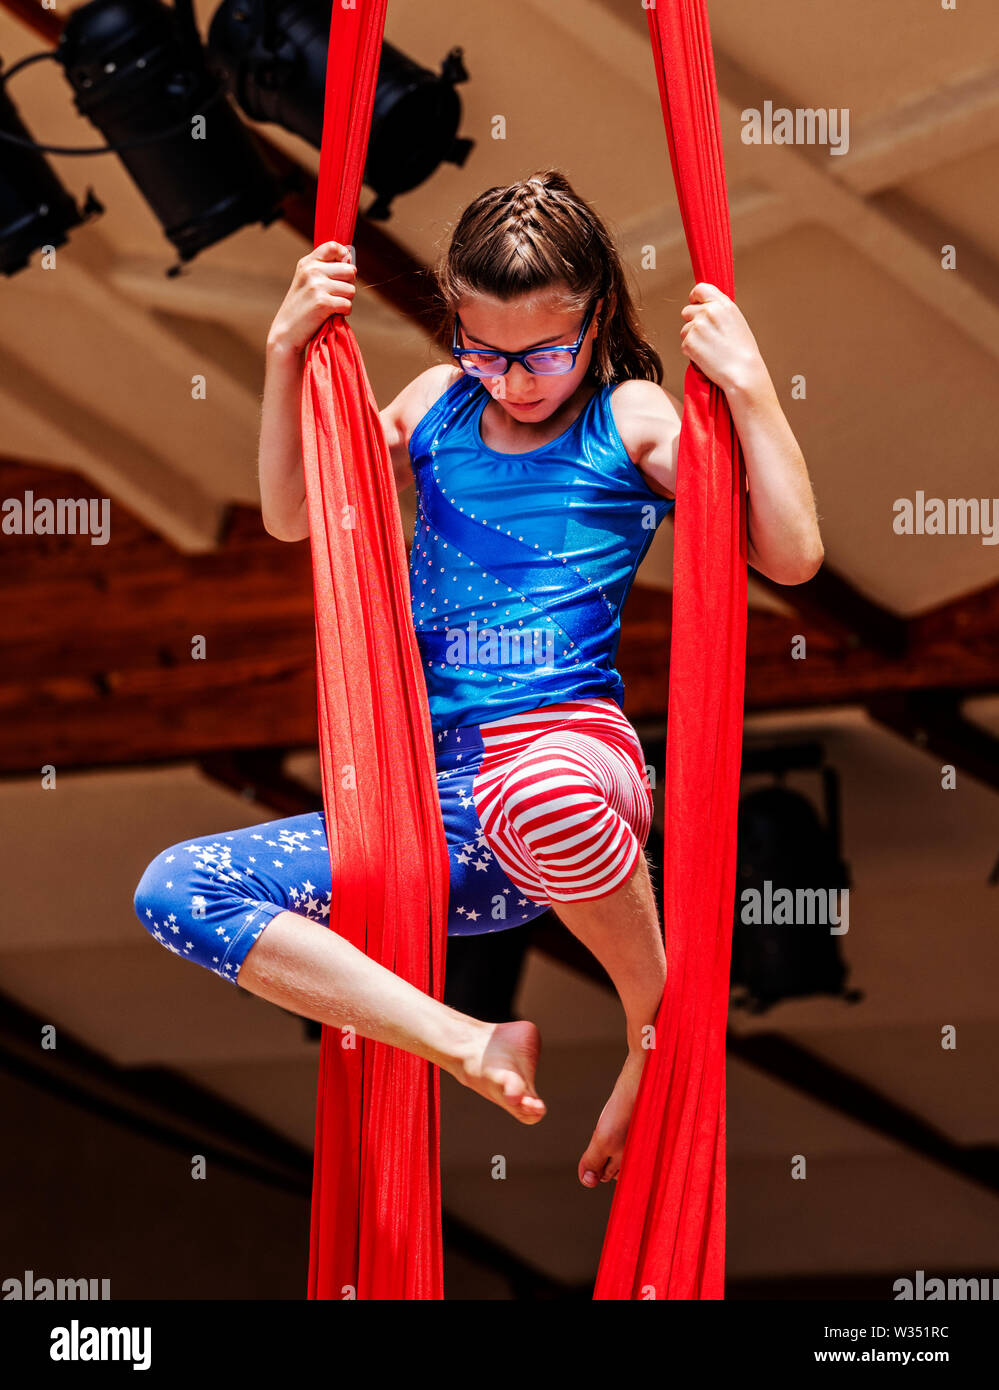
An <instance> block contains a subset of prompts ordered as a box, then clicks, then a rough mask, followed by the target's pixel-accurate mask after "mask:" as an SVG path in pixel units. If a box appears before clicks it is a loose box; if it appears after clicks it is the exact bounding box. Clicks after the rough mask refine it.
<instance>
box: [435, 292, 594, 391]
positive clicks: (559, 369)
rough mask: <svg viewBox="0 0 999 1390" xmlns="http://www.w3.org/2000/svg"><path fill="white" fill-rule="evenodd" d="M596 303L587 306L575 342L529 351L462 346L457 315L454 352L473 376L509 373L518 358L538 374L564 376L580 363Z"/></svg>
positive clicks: (525, 366) (453, 344) (452, 348)
mask: <svg viewBox="0 0 999 1390" xmlns="http://www.w3.org/2000/svg"><path fill="white" fill-rule="evenodd" d="M595 308H596V305H595V304H593V305H591V306H590V308H589V309H588V310H587V313H586V317H585V318H584V319H583V326H582V328H581V329H580V330H579V337H578V338H577V339H576V341H575V342H574V343H559V344H558V345H557V346H555V347H543V348H531V349H530V350H529V351H527V352H494V351H491V350H486V349H483V348H464V347H459V346H458V329H459V328H460V327H461V319H460V318H459V317H458V315H457V314H455V316H454V338H453V339H452V342H451V355H452V356H453V357H456V358H457V359H458V362H459V365H460V366H461V367H463V368H464V370H465V371H466V372H468V373H469V374H470V375H471V376H506V374H507V372H508V371H509V370H510V368H511V367H512V365H513V364H514V362H521V363H523V365H524V368H525V370H526V371H529V372H532V373H533V374H534V375H535V376H562V375H563V373H565V372H571V371H572V369H573V367H574V366H575V365H576V358H577V357H578V356H579V353H580V350H581V349H582V346H583V339H584V338H585V337H586V330H587V329H588V328H589V326H590V321H591V320H592V318H593V311H594V309H595Z"/></svg>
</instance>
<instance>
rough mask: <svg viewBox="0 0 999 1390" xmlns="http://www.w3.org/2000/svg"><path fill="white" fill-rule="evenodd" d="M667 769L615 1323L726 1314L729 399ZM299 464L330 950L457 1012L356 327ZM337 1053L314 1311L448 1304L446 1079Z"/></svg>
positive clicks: (353, 191)
mask: <svg viewBox="0 0 999 1390" xmlns="http://www.w3.org/2000/svg"><path fill="white" fill-rule="evenodd" d="M385 8H386V0H357V4H356V7H354V8H346V9H345V8H342V7H341V6H338V5H334V6H333V12H332V20H331V28H330V46H329V60H328V68H327V79H326V108H325V119H324V127H323V144H322V152H321V157H320V174H319V198H318V204H317V212H316V244H317V245H318V244H319V243H320V242H322V241H325V240H328V239H331V238H333V239H336V240H338V241H341V242H350V241H351V239H352V236H353V230H354V226H355V222H356V216H357V205H358V199H359V196H360V187H361V176H362V171H363V166H364V155H365V150H366V146H367V139H368V134H369V130H370V123H371V111H372V105H373V98H374V86H375V79H376V75H377V68H378V60H379V54H380V44H381V36H382V32H383V28H384V20H385ZM649 26H650V33H651V36H652V44H653V53H654V58H655V67H656V74H657V78H658V82H659V90H660V96H661V99H662V106H663V113H664V118H665V124H666V134H667V141H668V145H669V150H670V158H671V161H672V165H673V172H674V178H675V181H676V185H677V191H678V195H679V199H680V208H681V212H682V215H683V221H684V227H685V230H686V234H687V239H688V243H689V245H690V250H691V256H692V260H693V264H694V272H695V275H696V277H697V279H699V280H709V281H711V282H712V283H714V284H716V285H718V286H719V287H720V288H721V289H723V290H725V291H726V292H727V293H731V292H732V259H731V246H730V237H729V225H728V210H727V204H726V194H725V179H724V169H723V165H722V152H721V142H720V136H719V127H718V112H717V99H716V95H715V83H714V71H713V64H712V60H711V47H710V37H709V32H708V25H707V16H706V11H705V7H704V2H703V0H659V8H658V9H653V10H650V11H649ZM684 395H685V408H684V417H683V432H682V436H681V453H680V463H679V469H678V479H677V507H676V514H675V516H676V523H675V525H676V529H675V547H674V598H673V634H672V643H671V653H670V705H669V738H668V750H667V767H666V798H667V808H666V816H667V849H666V864H665V887H666V924H667V956H668V973H669V978H668V983H667V988H666V993H665V995H664V999H663V1004H662V1007H661V1009H660V1012H659V1016H658V1019H657V1024H656V1040H657V1046H656V1047H655V1048H654V1050H652V1051H651V1052H650V1055H649V1058H648V1061H647V1065H646V1068H645V1072H644V1075H643V1078H642V1086H641V1090H640V1093H639V1098H638V1102H637V1106H636V1111H635V1115H634V1118H633V1120H632V1125H631V1130H630V1133H629V1137H628V1145H627V1149H626V1152H625V1159H624V1164H623V1168H622V1173H621V1177H620V1178H619V1180H618V1184H617V1191H616V1193H615V1199H614V1204H613V1208H612V1211H611V1219H610V1223H609V1226H608V1230H607V1236H606V1239H605V1243H604V1250H603V1255H602V1259H601V1264H600V1270H599V1273H598V1278H597V1284H596V1288H595V1292H594V1297H595V1298H622V1299H626V1298H648V1297H655V1298H698V1297H701V1298H719V1297H721V1296H722V1294H723V1278H722V1270H723V1260H724V1207H725V1166H724V1144H725V1123H724V1117H725V1112H724V1099H725V1097H724V1081H725V1021H726V1015H727V999H728V970H729V956H730V948H731V928H732V901H733V894H734V874H735V814H736V801H737V793H738V776H739V757H740V747H741V721H742V696H743V676H744V661H745V632H746V558H745V557H746V517H745V481H744V470H743V464H742V459H741V455H740V452H739V448H738V441H737V439H736V437H735V434H734V431H733V429H732V424H731V419H730V417H729V415H728V410H727V406H726V404H725V400H724V396H723V394H722V393H721V392H720V391H719V390H717V388H715V387H714V386H712V385H711V383H710V382H708V381H707V379H706V378H705V377H704V376H703V375H702V374H701V373H700V372H699V371H697V370H696V369H695V368H691V369H690V370H689V371H688V373H687V377H686V380H685V385H684ZM302 440H303V444H302V448H303V457H304V462H305V475H306V492H307V498H308V510H309V525H310V534H311V543H312V560H313V577H314V582H315V599H316V640H317V681H318V689H319V726H320V754H321V762H322V778H323V801H324V805H325V807H326V816H327V825H328V830H329V845H330V858H331V865H332V871H333V884H334V892H333V906H332V909H331V919H330V926H331V928H332V929H333V930H335V931H338V932H340V933H341V934H342V935H343V936H345V937H347V938H348V939H349V940H351V941H352V942H353V943H354V944H355V945H357V946H359V947H361V948H362V949H363V950H365V951H366V952H367V953H368V954H369V955H371V956H373V957H374V958H375V959H376V960H378V961H380V962H382V963H383V964H385V965H387V966H388V967H389V968H391V969H392V970H394V971H396V972H397V973H398V974H400V975H402V976H404V977H405V978H406V979H408V980H410V981H411V982H412V983H414V984H416V985H417V986H418V987H420V988H422V989H425V990H428V991H429V992H432V993H433V994H434V995H435V996H436V997H438V998H440V997H441V993H442V988H443V975H444V955H445V935H444V933H445V921H446V905H447V877H448V864H447V854H446V847H445V844H444V838H443V829H442V826H441V820H440V811H439V806H438V802H437V794H436V787H435V781H434V762H433V746H432V737H431V733H430V724H429V718H428V713H427V706H426V693H425V688H424V684H423V676H422V671H421V668H420V664H419V658H418V653H417V649H416V643H415V638H414V636H413V630H412V623H411V616H410V610H409V593H408V584H407V578H406V557H405V549H404V545H403V539H402V532H401V528H400V523H399V514H398V508H397V504H396V501H395V491H394V486H393V483H392V475H391V467H390V463H389V459H388V455H387V451H386V447H385V441H384V436H383V433H382V430H381V426H380V422H379V420H378V411H377V406H376V404H375V401H374V398H373V394H372V391H371V388H370V385H369V383H368V379H367V376H366V373H365V370H364V364H363V362H362V360H361V356H360V353H359V351H358V348H357V343H356V340H355V338H354V335H353V333H352V332H351V330H350V328H349V326H348V324H347V323H346V321H345V320H344V319H343V318H342V317H339V316H338V317H334V318H333V319H331V320H329V322H328V323H327V324H326V325H325V327H324V328H323V329H322V330H321V331H320V332H319V333H318V334H317V335H316V337H315V338H314V339H313V340H312V343H311V344H310V347H309V353H308V357H307V362H306V368H305V375H304V381H303V394H302ZM343 1041H344V1040H343V1039H342V1038H341V1035H340V1033H339V1031H336V1030H331V1029H327V1028H324V1029H323V1038H322V1048H321V1054H320V1084H319V1097H318V1110H317V1121H316V1152H315V1171H314V1181H313V1203H312V1245H311V1257H310V1269H309V1297H310V1298H342V1297H345V1296H350V1294H351V1293H352V1292H355V1293H356V1296H357V1297H359V1298H440V1297H442V1296H443V1289H442V1279H441V1240H440V1173H439V1095H438V1090H437V1075H436V1073H435V1072H433V1070H432V1069H431V1068H430V1067H428V1066H427V1065H426V1064H425V1063H423V1062H420V1061H418V1060H416V1059H414V1058H412V1057H409V1056H407V1055H406V1054H404V1053H402V1052H400V1051H397V1050H393V1049H390V1048H386V1047H383V1046H381V1045H375V1044H371V1043H367V1042H363V1041H362V1040H360V1039H358V1040H357V1045H356V1049H349V1048H344V1046H343Z"/></svg>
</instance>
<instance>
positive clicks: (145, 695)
mask: <svg viewBox="0 0 999 1390" xmlns="http://www.w3.org/2000/svg"><path fill="white" fill-rule="evenodd" d="M0 491H2V495H3V496H5V497H19V496H22V495H24V494H25V493H27V492H33V493H34V495H35V497H36V498H40V497H44V496H51V497H54V498H58V497H86V496H88V495H93V493H94V489H93V488H91V487H88V485H87V484H86V483H85V482H84V480H83V479H82V478H80V477H79V475H77V474H73V473H67V472H60V471H58V470H52V469H47V468H43V467H42V466H41V465H35V466H28V467H24V466H19V465H16V464H13V463H10V462H9V461H8V462H7V463H6V464H3V463H0ZM4 539H5V544H4V547H3V549H2V551H0V601H3V603H4V611H5V614H6V617H5V622H4V627H3V633H2V637H0V658H2V666H0V711H2V713H3V716H4V717H3V719H2V720H0V772H3V773H5V774H7V775H24V774H35V773H36V772H37V770H38V768H39V767H40V766H41V765H42V764H44V763H54V764H56V766H57V767H64V768H67V767H76V768H83V767H99V766H109V765H120V764H128V763H134V762H156V761H162V760H173V759H179V758H198V757H204V756H207V755H210V754H216V755H217V754H222V753H226V752H229V751H231V750H235V749H245V748H248V747H257V748H262V749H273V748H285V747H311V746H314V744H315V741H316V694H315V643H314V631H315V629H314V617H313V608H312V575H311V565H310V557H309V547H308V545H307V544H306V543H304V542H303V543H301V544H298V545H283V544H281V543H280V542H278V541H275V540H274V539H273V538H272V537H270V536H268V535H267V533H266V532H265V531H264V529H263V526H262V523H261V520H260V515H259V512H258V511H257V510H256V509H255V508H251V507H236V508H233V509H232V510H231V511H230V513H229V517H228V530H227V533H226V535H225V537H224V540H223V543H222V544H221V546H220V548H219V549H218V551H217V552H215V553H210V554H188V553H179V552H178V551H177V550H176V549H175V548H174V547H172V546H171V545H170V544H168V543H167V542H166V541H164V540H163V539H162V537H160V536H158V535H156V534H155V533H154V532H151V531H150V530H149V529H148V527H146V526H145V525H144V524H143V523H142V522H141V521H139V520H137V519H136V517H135V516H133V515H131V514H130V513H129V512H127V511H126V510H125V508H124V507H122V506H121V505H120V504H119V503H118V502H114V503H113V509H112V521H111V528H110V541H109V543H108V544H107V545H100V546H94V545H91V544H90V543H89V540H88V538H87V537H86V536H66V535H62V536H51V537H50V536H39V535H21V536H7V537H5V538H4ZM670 612H671V606H670V599H669V595H668V594H666V593H664V592H663V591H661V590H657V589H649V588H645V587H644V586H640V585H639V586H636V587H635V589H634V590H633V591H632V595H631V597H630V599H629V601H628V605H627V608H626V612H625V617H624V623H623V635H622V638H621V644H620V648H619V656H618V664H619V668H620V670H621V673H622V676H623V677H624V680H625V684H626V686H627V689H628V703H627V710H628V714H629V716H630V717H631V718H632V719H633V720H642V719H661V718H662V716H663V712H664V710H665V706H666V689H667V664H668V657H669V640H670ZM826 618H827V615H826V614H824V613H823V614H822V615H821V621H819V620H813V619H811V618H803V617H802V616H801V615H799V614H795V613H792V614H790V615H786V614H776V613H770V612H761V611H758V610H753V612H752V613H751V615H750V621H749V635H748V680H747V693H746V707H747V709H749V710H753V711H759V710H766V709H771V710H778V709H801V708H806V707H810V706H819V705H830V704H857V703H867V702H868V701H869V700H872V699H874V698H876V697H880V696H883V695H886V694H890V693H892V692H895V693H899V692H903V693H904V692H907V691H918V690H924V689H925V690H940V689H950V690H953V691H960V692H965V693H970V692H982V693H984V692H990V691H994V690H997V689H999V643H997V641H996V635H995V634H996V632H997V631H999V586H995V587H994V588H993V589H991V590H984V591H982V592H981V593H979V594H975V595H971V596H969V597H968V598H966V599H963V600H959V601H956V602H954V603H950V604H947V605H944V606H943V607H942V608H941V609H939V610H936V611H935V612H933V613H929V614H925V615H923V616H922V617H920V618H917V619H912V620H910V621H909V622H908V623H907V624H906V625H905V631H906V636H907V641H908V646H907V648H906V652H905V655H903V656H891V655H887V654H886V653H885V652H884V651H879V650H877V649H875V648H873V647H869V646H864V645H863V644H860V645H858V644H857V643H856V642H854V641H853V640H852V639H851V637H850V632H849V631H848V633H847V636H846V637H844V636H843V635H842V634H841V633H839V632H836V631H832V630H831V629H830V625H829V623H828V621H827V620H826ZM848 627H849V625H848ZM850 631H852V629H850ZM798 635H804V636H805V638H806V642H807V656H806V659H805V660H795V659H793V657H792V641H793V639H794V638H795V637H796V636H798ZM199 637H201V638H204V644H205V649H204V655H203V659H202V658H199V656H198V654H197V644H196V639H197V638H199Z"/></svg>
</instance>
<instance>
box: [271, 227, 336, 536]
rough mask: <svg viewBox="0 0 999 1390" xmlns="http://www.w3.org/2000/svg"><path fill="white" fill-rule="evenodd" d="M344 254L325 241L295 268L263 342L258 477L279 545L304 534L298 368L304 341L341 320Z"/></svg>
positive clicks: (306, 526) (305, 515) (306, 524)
mask: <svg viewBox="0 0 999 1390" xmlns="http://www.w3.org/2000/svg"><path fill="white" fill-rule="evenodd" d="M348 255H349V252H348V249H347V247H345V246H341V245H339V244H338V243H337V242H335V241H327V242H325V243H324V244H323V245H322V246H318V247H317V248H316V249H315V250H314V251H312V252H310V253H309V255H307V256H303V257H302V259H301V260H300V261H299V263H298V265H297V266H296V267H295V275H294V278H293V279H292V282H291V287H290V289H289V290H288V293H287V295H286V296H285V298H284V302H283V304H282V305H281V308H280V309H279V310H278V312H277V314H276V315H275V317H274V322H273V323H272V324H271V327H270V331H269V333H268V334H267V359H266V371H265V375H264V394H263V402H262V406H261V412H260V444H259V449H258V453H257V471H258V478H259V482H260V513H261V516H262V518H263V522H264V529H265V530H266V531H267V532H268V533H269V534H270V535H272V536H274V537H275V538H276V539H277V540H279V541H301V540H305V539H306V538H307V536H308V534H309V520H308V512H307V510H306V502H305V474H304V470H303V464H302V368H303V366H304V364H305V350H306V348H307V346H308V343H309V339H310V338H311V337H312V336H313V334H314V333H317V332H318V331H319V329H320V328H321V327H322V326H323V324H324V323H325V322H326V320H327V319H328V318H329V317H330V315H331V314H338V313H339V314H346V313H349V312H350V306H351V303H352V301H353V298H354V291H355V288H356V287H355V284H354V279H355V276H356V274H357V267H356V266H355V265H353V264H352V263H351V262H350V261H349V260H348Z"/></svg>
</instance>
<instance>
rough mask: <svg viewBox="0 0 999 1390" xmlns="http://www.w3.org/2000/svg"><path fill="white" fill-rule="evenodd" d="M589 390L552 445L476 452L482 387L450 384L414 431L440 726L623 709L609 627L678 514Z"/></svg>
mask: <svg viewBox="0 0 999 1390" xmlns="http://www.w3.org/2000/svg"><path fill="white" fill-rule="evenodd" d="M613 390H614V385H613V384H612V385H608V386H603V387H600V388H598V389H597V390H596V392H595V393H594V395H593V396H592V397H591V398H590V400H589V401H588V402H587V404H586V406H585V407H584V408H583V410H582V411H581V412H580V414H579V415H578V416H577V417H576V419H575V420H574V421H573V423H572V424H571V425H570V426H569V428H568V429H567V430H566V431H565V432H564V433H563V434H561V435H559V437H558V438H557V439H554V440H552V441H551V442H550V443H548V444H543V445H541V447H540V448H537V449H531V450H529V451H527V452H525V453H520V454H506V453H499V452H498V451H497V450H495V449H491V448H489V447H488V445H486V444H485V443H483V440H482V436H481V432H480V424H479V422H480V420H481V417H482V412H483V410H484V408H485V406H486V404H487V402H488V401H489V400H490V394H489V392H488V390H487V389H486V387H485V386H484V385H483V383H482V382H481V381H480V380H478V379H477V378H475V377H471V376H468V375H465V376H462V377H460V378H459V379H458V380H457V381H455V382H454V383H453V384H452V385H451V386H450V387H449V388H448V390H447V391H445V392H444V394H443V395H442V396H441V397H440V399H439V400H438V401H436V402H435V404H434V405H433V406H432V407H431V409H430V410H429V411H428V412H427V414H426V415H425V416H424V417H423V419H422V420H421V421H420V422H419V424H418V425H417V427H416V429H415V430H414V431H413V433H412V436H411V439H410V446H409V448H410V458H411V461H412V464H413V470H414V473H415V475H416V483H417V490H418V494H419V509H418V513H417V522H416V531H415V535H414V541H413V549H412V554H411V559H410V587H411V590H412V602H413V623H414V626H415V629H416V638H417V642H418V644H419V647H420V652H421V655H422V657H423V662H424V671H425V675H426V680H427V694H428V697H429V703H430V713H431V721H432V724H433V726H434V728H435V729H450V728H453V727H454V726H456V725H467V724H481V723H485V722H486V721H489V720H495V719H499V718H501V717H504V716H506V715H509V714H514V713H516V712H518V711H522V710H530V709H534V708H537V707H538V706H539V705H545V704H551V703H555V702H562V701H567V700H580V699H591V698H594V697H604V698H610V699H613V700H615V701H616V702H617V703H618V704H621V703H622V699H623V691H624V687H623V683H622V681H621V677H620V676H619V675H618V673H617V671H616V670H615V668H614V661H615V657H616V654H617V647H618V641H619V638H620V616H621V609H622V607H623V605H624V601H625V599H626V598H627V596H628V591H629V590H630V588H631V585H632V581H633V580H634V577H635V572H636V570H637V568H638V566H639V564H640V562H641V560H642V557H643V556H644V555H645V552H646V550H647V549H648V547H649V544H650V542H651V540H652V537H653V535H654V534H655V531H656V528H657V527H658V525H659V523H660V522H661V521H662V519H663V517H664V516H665V515H666V514H667V512H669V511H670V509H671V508H672V507H673V505H674V503H673V501H672V499H667V498H664V497H661V496H660V495H659V494H658V493H656V492H653V491H652V489H651V488H650V487H649V486H648V484H647V483H646V482H645V479H644V478H643V477H642V475H641V473H640V472H639V471H638V469H637V468H636V467H635V465H634V464H633V463H632V461H631V459H630V458H629V456H628V453H627V450H626V449H625V447H624V444H623V443H622V442H621V437H620V435H619V433H618V431H617V427H616V425H615V423H614V418H613V415H612V413H611V393H612V392H613Z"/></svg>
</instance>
